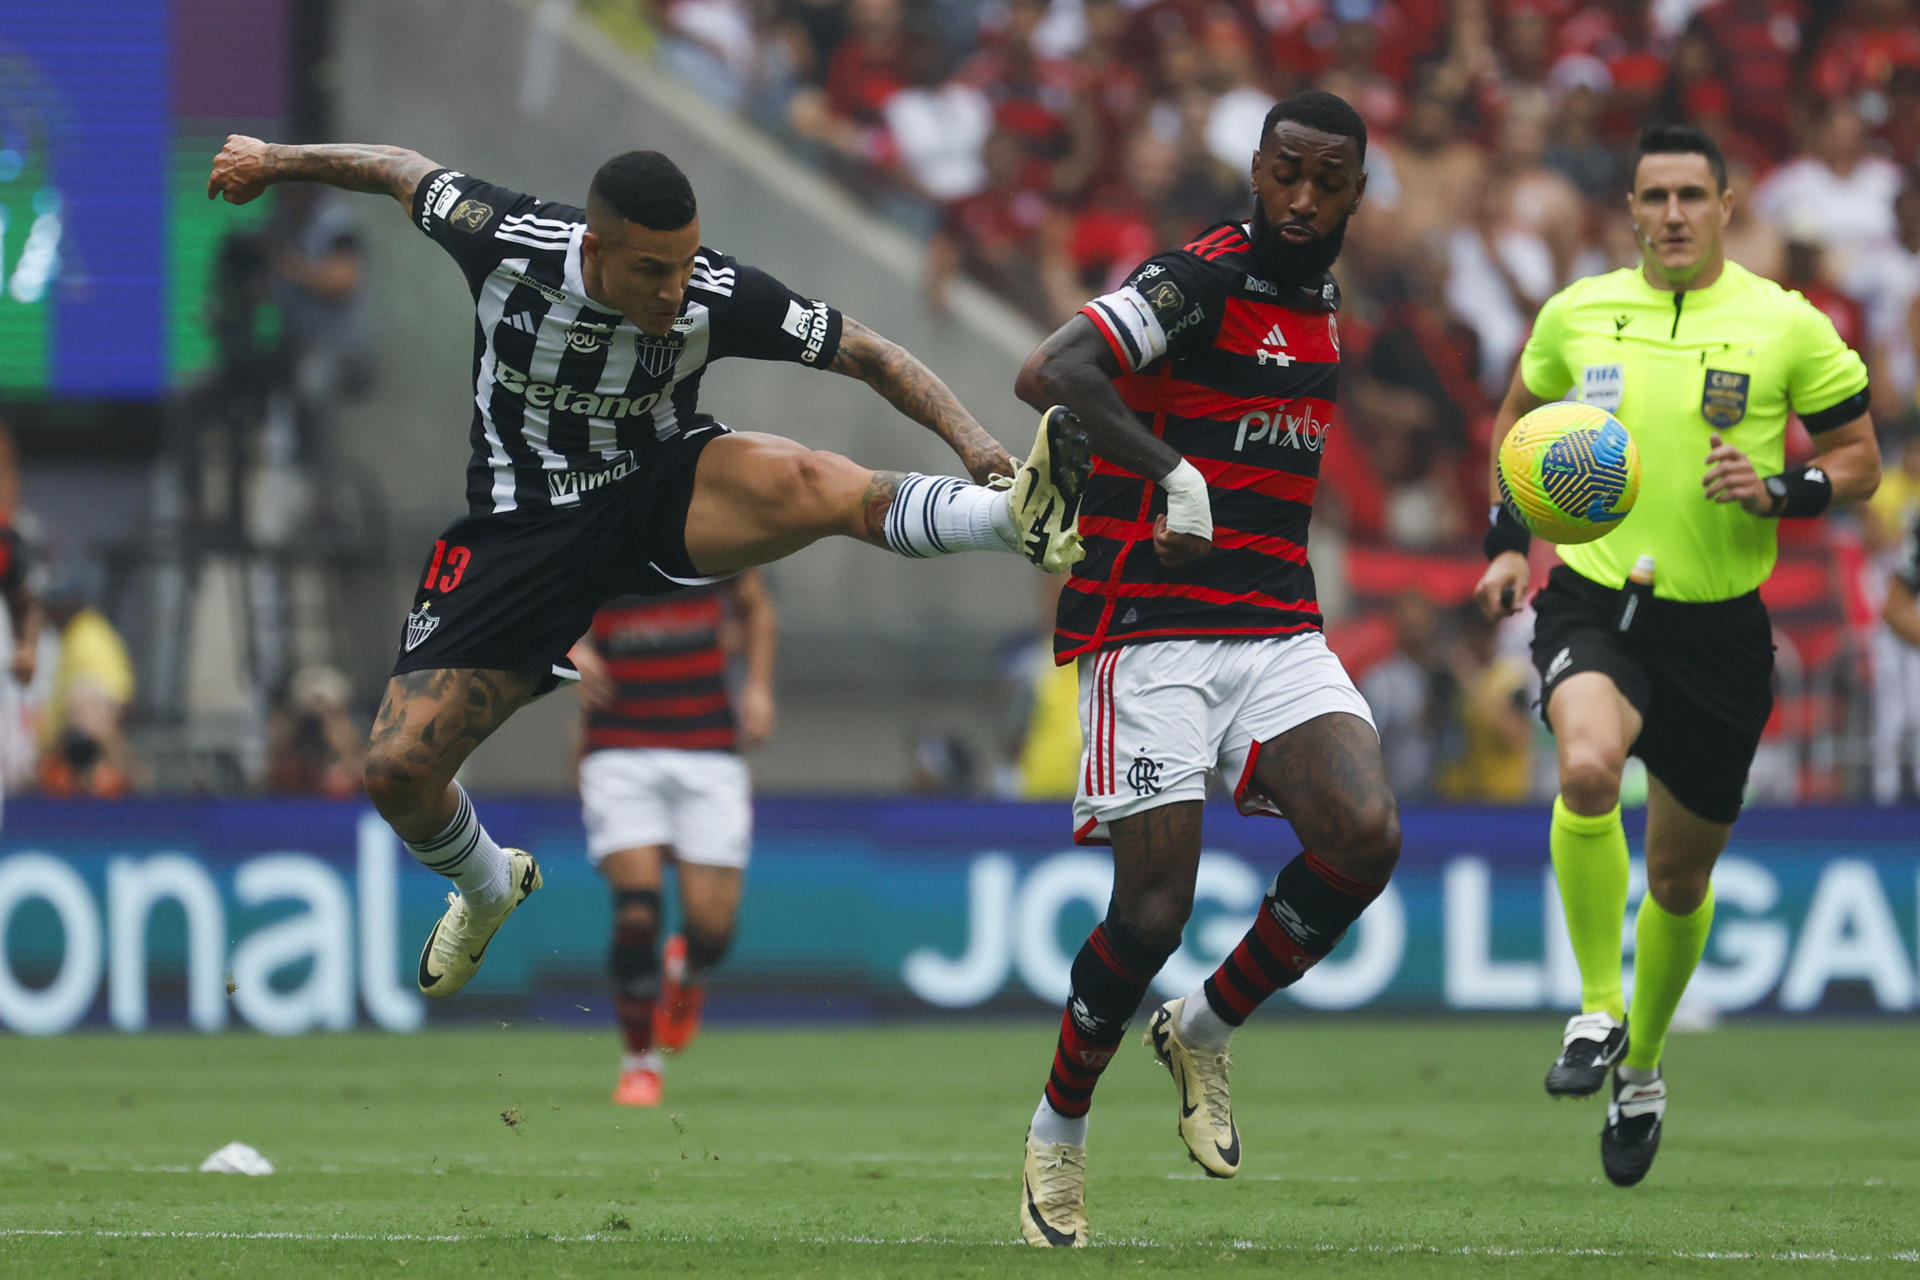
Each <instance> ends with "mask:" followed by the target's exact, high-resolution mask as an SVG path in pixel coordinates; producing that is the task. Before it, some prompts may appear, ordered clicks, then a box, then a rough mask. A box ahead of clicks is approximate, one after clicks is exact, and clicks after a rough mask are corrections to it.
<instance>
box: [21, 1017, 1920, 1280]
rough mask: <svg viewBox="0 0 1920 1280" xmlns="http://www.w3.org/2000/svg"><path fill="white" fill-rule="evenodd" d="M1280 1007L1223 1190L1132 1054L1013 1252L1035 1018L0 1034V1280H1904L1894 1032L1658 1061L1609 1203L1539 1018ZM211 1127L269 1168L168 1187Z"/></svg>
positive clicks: (1880, 1027) (212, 1136)
mask: <svg viewBox="0 0 1920 1280" xmlns="http://www.w3.org/2000/svg"><path fill="white" fill-rule="evenodd" d="M1275 1015H1276V1016H1273V1017H1270V1018H1268V1019H1267V1020H1266V1024H1265V1025H1264V1026H1262V1025H1258V1024H1256V1025H1255V1026H1253V1027H1251V1028H1249V1029H1248V1030H1247V1031H1246V1032H1243V1033H1242V1034H1241V1036H1240V1038H1239V1041H1238V1043H1237V1044H1236V1054H1235V1056H1236V1067H1235V1078H1234V1098H1235V1103H1236V1110H1237V1114H1238V1119H1239V1122H1240V1127H1241V1131H1242V1137H1243V1141H1244V1143H1245V1150H1246V1157H1245V1164H1244V1167H1243V1169H1242V1171H1241V1175H1240V1177H1239V1178H1237V1179H1235V1180H1234V1181H1232V1182H1225V1183H1221V1182H1210V1181H1207V1180H1206V1179H1203V1178H1201V1177H1199V1176H1198V1174H1197V1171H1196V1167H1195V1166H1193V1165H1192V1164H1190V1163H1189V1162H1188V1161H1187V1159H1186V1153H1185V1151H1184V1149H1183V1148H1181V1146H1180V1145H1179V1140H1178V1138H1177V1137H1176V1136H1175V1135H1174V1110H1175V1102H1174V1094H1173V1090H1172V1086H1171V1084H1170V1082H1169V1081H1168V1080H1167V1078H1166V1075H1165V1073H1164V1072H1163V1071H1161V1070H1160V1068H1158V1067H1157V1066H1155V1065H1153V1063H1152V1062H1151V1060H1150V1059H1149V1058H1148V1055H1147V1053H1146V1051H1145V1050H1144V1049H1142V1048H1140V1047H1139V1046H1138V1045H1137V1044H1135V1043H1132V1042H1130V1043H1129V1044H1128V1046H1127V1048H1126V1050H1125V1051H1124V1052H1123V1053H1122V1055H1121V1056H1120V1058H1119V1059H1117V1060H1116V1062H1115V1063H1114V1065H1113V1067H1112V1068H1111V1069H1110V1070H1109V1072H1108V1074H1107V1077H1106V1080H1105V1081H1104V1082H1103V1084H1102V1086H1101V1089H1100V1094H1099V1098H1098V1102H1097V1104H1096V1107H1095V1110H1094V1118H1093V1131H1092V1141H1091V1144H1090V1159H1089V1195H1088V1201H1089V1208H1090V1211H1091V1213H1092V1217H1093V1225H1094V1233H1095V1241H1094V1244H1095V1247H1094V1248H1091V1249H1088V1250H1084V1251H1080V1252H1076V1253H1074V1254H1072V1255H1071V1256H1069V1255H1067V1254H1062V1253H1041V1252H1039V1251H1035V1250H1028V1249H1026V1248H1024V1247H1023V1246H1020V1245H1018V1244H1017V1243H1016V1242H1017V1240H1018V1236H1017V1228H1016V1225H1015V1216H1014V1215H1015V1202H1016V1199H1017V1197H1018V1187H1019V1169H1020V1143H1021V1135H1022V1133H1023V1131H1024V1129H1025V1125H1026V1120H1027V1117H1028V1115H1029V1114H1031V1110H1032V1106H1033V1103H1034V1100H1035V1098H1036V1096H1037V1093H1038V1090H1039V1087H1040V1084H1041V1083H1042V1080H1043V1078H1044V1075H1045V1072H1046V1067H1047V1064H1048V1062H1049V1060H1050V1054H1051V1051H1052V1038H1053V1035H1052V1028H1051V1027H1049V1026H1047V1025H1044V1024H1042V1023H1038V1022H1033V1023H1025V1024H1018V1025H1012V1026H1009V1025H1005V1024H979V1025H954V1024H947V1025H943V1026H938V1027H931V1026H900V1027H892V1028H881V1029H858V1030H847V1029H835V1028H807V1029H797V1030H764V1031H763V1030H755V1031H744V1030H741V1031H735V1030H727V1029H716V1030H712V1031H709V1032H708V1033H707V1034H706V1035H705V1036H704V1037H703V1038H702V1039H701V1040H699V1041H698V1042H697V1043H696V1044H695V1045H694V1046H693V1049H692V1051H691V1052H690V1053H688V1054H687V1055H686V1056H684V1057H683V1058H681V1059H680V1060H678V1061H676V1062H675V1063H674V1064H673V1066H672V1071H671V1073H670V1075H669V1077H668V1097H667V1103H666V1105H665V1106H663V1107H661V1108H659V1109H657V1110H633V1109H621V1108H616V1107H614V1106H613V1105H611V1104H610V1103H609V1102H608V1101H607V1093H608V1090H609V1088H610V1087H611V1085H612V1083H613V1081H612V1067H613V1064H614V1054H615V1045H614V1039H613V1036H612V1034H611V1032H605V1033H599V1034H595V1033H589V1032H581V1031H548V1030H544V1029H538V1028H532V1027H524V1026H519V1025H514V1026H505V1027H502V1026H489V1027H486V1028H484V1029H473V1030H460V1031H434V1032H429V1033H426V1034H422V1035H418V1036H412V1037H401V1036H379V1035H338V1036H312V1037H307V1038H303V1039H295V1040H274V1039H268V1038H264V1037H255V1036H246V1035H226V1036H216V1037H205V1038H202V1037H192V1036H185V1035H160V1036H146V1037H138V1038H134V1037H120V1036H114V1035H107V1034H96V1035H85V1036H74V1037H69V1038H65V1039H56V1040H44V1041H34V1040H21V1039H17V1038H14V1039H0V1082H3V1083H4V1094H3V1095H0V1096H4V1107H3V1108H0V1116H4V1117H5V1126H6V1132H5V1136H4V1138H0V1276H35V1277H38V1276H77V1275H88V1276H95V1275H109V1276H112V1275H119V1276H137V1277H141V1278H142V1280H147V1278H150V1277H163V1276H197V1277H206V1276H222V1275H231V1276H247V1277H262V1276H321V1275H324V1276H399V1275H411V1276H433V1277H441V1276H469V1275H492V1276H580V1277H584V1276H602V1275H605V1276H614V1275H619V1276H635V1275H642V1276H654V1275H659V1276H667V1275H675V1276H678V1275H700V1276H797V1277H815V1276H822V1277H832V1276H887V1277H892V1276H988V1275H991V1276H1021V1275H1042V1274H1045V1275H1049V1276H1083V1275H1099V1276H1160V1275H1168V1274H1180V1275H1187V1274H1201V1273H1205V1274H1212V1275H1227V1276H1231V1275H1238V1274H1254V1273H1274V1272H1280V1271H1286V1272H1289V1273H1297V1274H1304V1275H1311V1276H1349V1275H1367V1276H1456V1275H1469V1274H1471V1275H1481V1274H1488V1275H1498V1276H1552V1277H1556V1278H1560V1277H1568V1276H1589V1275H1591V1276H1601V1275H1605V1276H1610V1277H1612V1276H1620V1275H1623V1274H1658V1275H1660V1276H1662V1277H1665V1276H1692V1275H1707V1276H1717V1277H1725V1278H1727V1280H1734V1278H1739V1280H1745V1277H1749V1276H1786V1275H1792V1276H1827V1275H1844V1276H1861V1277H1865V1276H1879V1275H1892V1276H1913V1277H1916V1280H1920V1101H1916V1099H1917V1098H1920V1094H1917V1093H1916V1089H1915V1084H1914V1081H1915V1067H1914V1064H1915V1062H1916V1061H1920V1052H1917V1051H1920V1028H1916V1027H1915V1026H1913V1025H1912V1024H1905V1025H1901V1024H1887V1023H1881V1024H1865V1023H1854V1024H1847V1023H1804V1022H1787V1021H1770V1022H1759V1023H1747V1024H1741V1025H1736V1026H1730V1027H1728V1028H1726V1029H1723V1030H1721V1031H1717V1032H1714V1033H1711V1034H1706V1035H1689V1036H1676V1037H1675V1038H1674V1040H1673V1042H1672V1043H1671V1046H1670V1049H1669V1053H1668V1075H1669V1079H1670V1080H1671V1082H1672V1086H1673V1090H1674V1102H1673V1106H1672V1110H1671V1111H1670V1112H1669V1113H1668V1130H1667V1135H1666V1141H1665V1147H1664V1150H1663V1151H1662V1154H1661V1156H1660V1159H1659V1161H1658V1162H1657V1163H1656V1164H1655V1166H1654V1170H1653V1174H1652V1176H1651V1177H1650V1178H1649V1179H1648V1181H1647V1182H1646V1183H1645V1184H1643V1185H1642V1186H1640V1187H1639V1188H1636V1189H1634V1190H1631V1191H1621V1190H1618V1189H1616V1188H1614V1187H1611V1186H1609V1185H1607V1183H1606V1182H1605V1181H1604V1180H1603V1178H1602V1177H1601V1175H1600V1166H1599V1154H1598V1138H1597V1134H1598V1130H1599V1126H1600V1122H1601V1115H1602V1109H1603V1103H1602V1102H1601V1101H1600V1100H1599V1099H1598V1098H1596V1099H1592V1100H1589V1101H1586V1102H1582V1103H1573V1102H1558V1103H1556V1102H1553V1101H1551V1100H1549V1099H1548V1098H1547V1096H1546V1094H1545V1093H1544V1091H1543V1090H1542V1089H1541V1087H1540V1077H1541V1075H1542V1074H1543V1072H1544V1070H1545V1067H1546V1065H1547V1061H1548V1059H1549V1057H1550V1056H1551V1053H1552V1050H1553V1048H1554V1046H1555V1042H1556V1033H1557V1030H1558V1019H1557V1018H1555V1017H1550V1016H1542V1017H1539V1018H1534V1019H1527V1020H1524V1021H1521V1020H1511V1021H1492V1020H1480V1021H1473V1020H1464V1019H1463V1020H1447V1021H1440V1020H1431V1021H1335V1020H1327V1019H1314V1018H1305V1017H1300V1016H1294V1017H1291V1018H1290V1017H1289V1016H1288V1013H1287V1011H1285V1010H1277V1011H1275ZM503 1113H504V1115H505V1118H503ZM507 1120H512V1121H513V1123H512V1124H509V1123H507ZM233 1140H239V1141H243V1142H247V1143H250V1144H251V1145H253V1146H255V1147H258V1148H259V1149H260V1150H261V1151H262V1152H263V1153H265V1154H266V1155H267V1156H268V1157H269V1158H270V1159H272V1160H273V1162H274V1163H275V1164H276V1165H277V1166H278V1172H277V1173H275V1174H274V1175H273V1176H271V1177H265V1178H246V1177H239V1176H233V1175H217V1174H202V1173H198V1172H194V1171H193V1170H194V1169H195V1167H196V1166H197V1165H198V1164H199V1162H200V1160H201V1159H202V1158H203V1157H205V1156H206V1155H207V1154H208V1153H209V1152H211V1151H213V1150H214V1149H215V1148H217V1147H219V1146H222V1145H224V1144H225V1143H227V1142H229V1141H233Z"/></svg>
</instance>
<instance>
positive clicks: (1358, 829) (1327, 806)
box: [1253, 712, 1400, 885]
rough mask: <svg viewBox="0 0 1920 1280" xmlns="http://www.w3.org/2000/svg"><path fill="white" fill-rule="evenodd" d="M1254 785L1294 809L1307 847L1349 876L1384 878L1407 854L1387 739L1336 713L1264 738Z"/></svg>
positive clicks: (1284, 808)
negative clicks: (1384, 751) (1384, 748)
mask: <svg viewBox="0 0 1920 1280" xmlns="http://www.w3.org/2000/svg"><path fill="white" fill-rule="evenodd" d="M1253 785H1254V786H1255V787H1257V788H1259V790H1261V791H1262V792H1264V793H1265V794H1266V795H1267V796H1269V797H1270V798H1271V799H1272V800H1273V801H1274V802H1275V803H1276V804H1277V805H1279V807H1280V811H1281V812H1282V813H1284V814H1286V815H1287V820H1288V821H1289V822H1291V823H1292V824H1293V830H1294V833H1295V834H1296V835H1298V836H1299V837H1300V841H1301V843H1302V844H1303V845H1305V846H1306V848H1307V850H1308V851H1309V852H1311V853H1312V854H1314V855H1315V856H1316V857H1317V858H1319V859H1320V860H1322V861H1323V862H1325V863H1327V864H1328V865H1330V866H1332V867H1333V868H1334V869H1335V870H1336V871H1338V872H1340V873H1341V874H1343V875H1346V876H1350V877H1352V878H1353V879H1354V880H1357V881H1364V882H1366V883H1369V884H1376V885H1378V884H1384V883H1385V882H1386V881H1387V879H1388V878H1389V877H1390V876H1391V875H1392V874H1393V868H1394V864H1395V863H1396V862H1398V861H1399V858H1400V809H1399V806H1398V805H1397V804H1396V803H1395V801H1394V798H1393V791H1392V790H1391V789H1390V788H1389V787H1388V786H1387V766H1386V761H1385V759H1384V758H1383V757H1382V756H1381V754H1380V738H1379V736H1378V735H1377V734H1376V733H1375V732H1374V731H1373V728H1372V726H1370V725H1369V724H1367V722H1366V721H1365V720H1362V719H1361V718H1360V717H1358V716H1354V715H1348V714H1346V713H1345V712H1334V713H1332V714H1329V715H1324V716H1317V717H1315V718H1314V719H1312V720H1309V721H1307V722H1306V723H1305V724H1303V725H1299V726H1296V727H1295V728H1292V729H1289V730H1287V731H1286V732H1285V733H1283V734H1281V735H1280V736H1278V737H1276V738H1273V739H1271V740H1269V741H1267V742H1263V743H1261V744H1260V758H1259V761H1258V762H1257V763H1256V764H1255V765H1254V771H1253Z"/></svg>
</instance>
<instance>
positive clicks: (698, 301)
mask: <svg viewBox="0 0 1920 1280" xmlns="http://www.w3.org/2000/svg"><path fill="white" fill-rule="evenodd" d="M413 214H414V220H415V222H416V223H418V224H419V227H420V229H421V230H422V231H425V232H426V233H427V235H429V236H431V237H432V238H433V239H434V241H435V242H436V243H438V244H439V245H440V247H441V248H443V249H445V250H446V251H447V252H448V253H449V254H451V255H452V256H453V258H454V260H455V261H456V262H458V263H459V264H460V269H461V270H462V271H464V272H465V273H466V277H467V284H468V287H469V288H470V289H471V290H472V292H473V300H474V332H473V427H472V433H471V434H472V442H473V459H472V461H471V463H469V464H468V467H467V505H468V509H469V510H470V511H472V512H473V513H474V514H485V513H488V512H502V511H515V510H522V509H542V508H550V507H565V506H571V505H573V504H576V503H578V502H580V501H582V499H583V498H585V497H586V496H587V495H590V494H591V493H593V492H594V491H595V490H597V489H600V488H603V487H605V486H606V485H609V484H612V483H614V482H615V481H618V480H621V479H624V478H625V477H626V476H628V475H632V474H635V473H637V472H640V471H643V470H645V468H646V467H647V465H648V461H649V459H650V457H651V456H652V454H653V453H654V451H655V450H656V449H657V448H658V447H659V446H660V444H661V443H662V442H664V441H668V440H672V439H674V438H675V437H677V436H681V435H684V434H687V433H690V432H695V431H703V430H719V429H720V428H719V426H718V425H717V424H716V423H715V422H714V421H713V419H712V417H711V416H709V415H706V414H703V413H701V412H700V410H699V403H698V401H699V395H700V378H701V375H702V374H703V373H704V372H705V370H706V367H707V365H708V364H709V363H711V362H712V361H715V360H718V359H721V358H722V357H724V356H744V357H746V358H748V359H751V360H788V361H792V362H794V363H796V364H804V365H811V366H813V367H815V368H822V369H823V368H825V367H827V365H828V363H829V362H830V361H832V359H833V357H834V354H835V353H836V352H837V351H838V350H839V347H840V313H839V312H838V311H836V310H834V309H833V308H832V307H829V306H828V305H827V304H826V303H824V302H819V301H816V300H814V299H811V298H804V297H802V296H800V295H799V294H796V293H794V292H792V291H791V290H789V289H788V288H787V287H786V286H785V285H783V284H781V283H780V282H779V281H778V280H775V279H774V278H773V277H772V276H770V275H768V274H767V273H766V272H764V271H761V270H759V269H757V268H755V267H750V266H746V265H744V264H742V263H738V262H735V261H734V260H733V259H732V258H730V257H727V256H726V255H725V254H722V253H719V252H716V251H715V250H712V249H709V248H706V247H704V246H703V247H702V248H701V249H700V251H699V255H698V256H697V257H696V258H695V259H694V268H693V280H692V282H691V283H690V284H689V285H688V287H687V295H686V300H685V302H683V303H682V304H681V308H680V315H679V318H678V319H676V320H675V321H674V323H673V331H672V333H670V334H669V335H668V336H666V337H655V336H653V335H652V334H649V333H647V332H645V331H644V330H642V329H640V328H639V327H637V326H636V325H634V324H633V323H632V322H631V321H629V320H628V319H626V317H624V316H622V315H620V314H619V313H618V312H614V311H609V310H607V309H605V308H603V307H600V306H598V305H596V304H595V303H594V302H593V300H592V299H590V298H588V297H587V292H586V285H585V284H584V283H583V282H582V280H581V278H580V238H581V236H582V234H584V233H585V231H586V229H587V228H586V220H587V219H586V213H585V212H584V211H583V210H581V209H580V208H578V207H576V206H573V205H565V204H555V203H552V202H550V201H546V200H540V199H538V198H536V197H534V196H529V195H523V194H522V193H520V192H518V191H509V190H507V189H506V188H504V187H496V186H494V185H493V184H491V183H488V182H482V181H481V180H479V179H478V178H472V177H469V176H467V175H466V174H464V173H460V172H459V171H457V170H454V169H440V170H436V171H435V172H434V173H432V174H431V175H429V176H428V177H427V178H426V179H425V180H424V181H422V182H421V184H420V186H419V189H418V191H417V193H416V194H415V196H414V209H413Z"/></svg>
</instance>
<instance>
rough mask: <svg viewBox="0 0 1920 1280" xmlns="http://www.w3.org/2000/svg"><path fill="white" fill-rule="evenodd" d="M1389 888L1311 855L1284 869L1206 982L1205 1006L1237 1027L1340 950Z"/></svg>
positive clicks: (1293, 862) (1274, 879)
mask: <svg viewBox="0 0 1920 1280" xmlns="http://www.w3.org/2000/svg"><path fill="white" fill-rule="evenodd" d="M1384 888H1386V886H1385V885H1384V884H1369V883H1367V882H1366V881H1363V880H1355V879H1353V878H1352V877H1350V876H1345V875H1342V874H1341V873H1340V872H1338V871H1335V870H1334V869H1333V868H1332V867H1330V866H1328V865H1327V864H1326V863H1324V862H1322V861H1321V860H1320V859H1318V858H1316V857H1314V856H1313V855H1312V854H1310V853H1302V854H1301V855H1300V856H1299V857H1297V858H1295V859H1294V860H1293V861H1292V862H1289V863H1288V864H1287V865H1286V866H1284V867H1282V868H1281V869H1280V874H1279V875H1277V876H1275V877H1274V878H1273V887H1272V888H1270V889H1268V890H1267V896H1266V897H1265V898H1263V899H1262V900H1261V902H1260V914H1259V915H1258V916H1257V917H1256V918H1255V919H1254V922H1253V928H1251V929H1249V930H1247V933H1246V936H1245V937H1243V938H1241V939H1240V945H1238V946H1236V947H1235V948H1234V949H1233V951H1232V953H1231V954H1229V955H1228V956H1227V958H1226V959H1225V960H1222V961H1221V962H1220V967H1219V968H1218V969H1215V970H1214V971H1213V974H1212V976H1211V977H1209V978H1208V979H1207V981H1206V985H1205V988H1204V989H1205V991H1206V994H1207V1004H1208V1006H1209V1007H1211V1008H1212V1010H1213V1011H1214V1012H1215V1013H1217V1014H1219V1015H1220V1020H1221V1021H1222V1022H1225V1023H1226V1024H1227V1025H1228V1026H1234V1027H1237V1026H1239V1025H1240V1024H1241V1023H1243V1022H1245V1021H1246V1020H1247V1016H1248V1015H1249V1014H1251V1013H1252V1012H1253V1011H1254V1010H1255V1009H1257V1008H1259V1007H1260V1003H1261V1001H1263V1000H1265V999H1266V998H1267V997H1268V996H1270V995H1272V994H1273V993H1274V992H1276V991H1278V990H1279V989H1280V988H1282V987H1290V986H1292V985H1293V984H1294V983H1296V982H1298V981H1299V980H1300V977H1301V975H1302V974H1304V973H1306V971H1307V970H1309V969H1311V968H1313V966H1314V965H1316V964H1318V963H1320V960H1321V958H1322V957H1324V956H1325V955H1326V954H1327V953H1328V952H1330V951H1332V950H1333V949H1334V948H1335V947H1336V946H1339V945H1340V939H1341V938H1343V937H1345V936H1346V933H1347V926H1349V925H1351V924H1352V923H1353V922H1354V921H1355V920H1358V919H1359V918H1360V913H1361V912H1362V911H1365V910H1366V909H1367V904H1368V903H1370V902H1372V901H1373V900H1374V899H1375V898H1377V897H1379V896H1380V891H1381V890H1382V889H1384Z"/></svg>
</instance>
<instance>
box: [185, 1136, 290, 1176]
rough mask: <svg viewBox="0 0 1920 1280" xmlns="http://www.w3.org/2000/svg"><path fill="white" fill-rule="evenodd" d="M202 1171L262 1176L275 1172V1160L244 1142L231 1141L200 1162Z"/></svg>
mask: <svg viewBox="0 0 1920 1280" xmlns="http://www.w3.org/2000/svg"><path fill="white" fill-rule="evenodd" d="M200 1172H202V1173H244V1174H247V1175H249V1176H250V1177H255V1178H258V1177H261V1176H263V1175H265V1174H269V1173H272V1172H273V1162H272V1161H271V1160H269V1159H267V1158H266V1157H265V1156H263V1155H261V1154H260V1153H259V1152H258V1151H255V1150H254V1149H253V1148H252V1147H250V1146H248V1145H247V1144H246V1143H244V1142H229V1143H228V1144H227V1145H226V1146H224V1147H222V1148H220V1149H219V1150H218V1151H216V1152H214V1153H213V1154H212V1155H210V1156H208V1157H207V1158H206V1159H205V1160H202V1161H201V1162H200Z"/></svg>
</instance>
